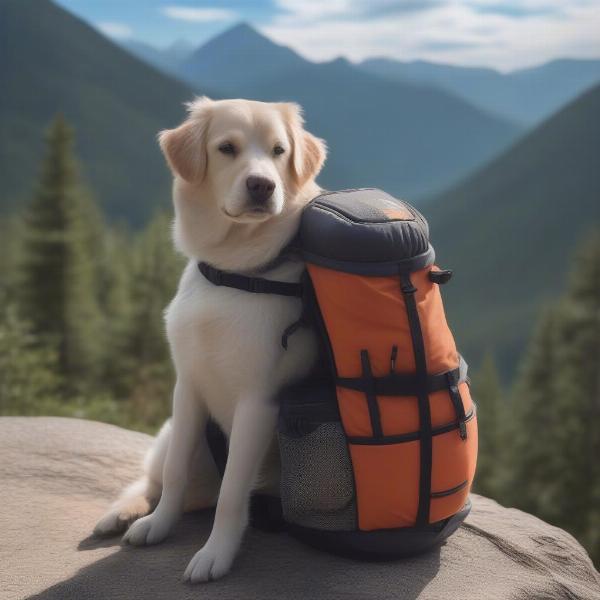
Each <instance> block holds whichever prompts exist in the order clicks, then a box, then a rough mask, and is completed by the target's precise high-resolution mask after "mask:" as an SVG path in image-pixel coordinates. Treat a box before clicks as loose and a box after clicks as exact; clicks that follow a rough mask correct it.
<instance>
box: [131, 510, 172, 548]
mask: <svg viewBox="0 0 600 600" xmlns="http://www.w3.org/2000/svg"><path fill="white" fill-rule="evenodd" d="M170 529H171V523H170V522H168V521H167V520H165V519H160V518H158V517H157V516H155V515H154V514H151V515H147V516H146V517H142V518H141V519H138V520H137V521H135V523H133V524H132V525H131V527H129V529H128V530H127V532H126V533H125V535H124V536H123V541H124V542H127V543H129V544H132V545H134V546H145V545H150V544H158V543H159V542H162V541H163V540H164V539H165V538H166V537H167V535H168V533H169V530H170Z"/></svg>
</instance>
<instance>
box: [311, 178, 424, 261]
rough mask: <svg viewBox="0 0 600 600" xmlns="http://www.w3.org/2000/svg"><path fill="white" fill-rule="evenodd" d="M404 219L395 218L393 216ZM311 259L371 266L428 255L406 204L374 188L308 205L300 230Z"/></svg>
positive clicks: (415, 215)
mask: <svg viewBox="0 0 600 600" xmlns="http://www.w3.org/2000/svg"><path fill="white" fill-rule="evenodd" d="M397 213H398V214H406V215H407V218H396V217H394V215H395V214H397ZM300 239H301V246H302V248H303V250H305V251H306V252H307V253H309V254H310V255H311V260H313V259H315V258H318V257H323V258H326V259H334V260H337V261H347V262H356V263H375V262H387V263H391V262H394V261H403V260H404V261H405V260H407V259H410V258H413V257H415V256H418V255H422V254H424V253H426V252H427V251H428V249H429V230H428V226H427V222H426V221H425V219H424V218H423V216H422V215H421V214H420V213H419V212H418V211H417V210H416V209H415V208H413V207H412V206H410V205H409V204H408V203H406V202H403V201H401V200H398V199H396V198H394V197H393V196H390V195H389V194H387V193H386V192H383V191H381V190H378V189H374V188H373V189H362V190H344V191H340V192H328V193H326V194H323V195H321V196H319V197H317V198H315V199H314V200H313V201H312V203H311V204H310V205H309V206H307V208H306V209H305V210H304V213H303V216H302V222H301V225H300Z"/></svg>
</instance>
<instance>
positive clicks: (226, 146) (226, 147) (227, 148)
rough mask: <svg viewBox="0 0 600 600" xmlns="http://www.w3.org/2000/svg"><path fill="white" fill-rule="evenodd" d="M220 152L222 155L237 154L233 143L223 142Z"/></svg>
mask: <svg viewBox="0 0 600 600" xmlns="http://www.w3.org/2000/svg"><path fill="white" fill-rule="evenodd" d="M219 152H221V153H222V154H235V146H234V145H233V144H232V143H231V142H223V143H222V144H221V145H220V146H219Z"/></svg>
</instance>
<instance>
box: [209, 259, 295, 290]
mask: <svg viewBox="0 0 600 600" xmlns="http://www.w3.org/2000/svg"><path fill="white" fill-rule="evenodd" d="M198 269H200V273H202V275H204V277H206V279H208V280H209V281H210V282H211V283H212V284H214V285H223V286H225V287H230V288H235V289H237V290H242V291H244V292H251V293H253V294H276V295H278V296H295V297H296V298H302V284H300V283H291V282H288V281H272V280H271V279H264V278H262V277H248V276H247V275H240V274H239V273H230V272H229V271H221V269H217V268H216V267H213V266H212V265H209V264H208V263H205V262H200V263H198Z"/></svg>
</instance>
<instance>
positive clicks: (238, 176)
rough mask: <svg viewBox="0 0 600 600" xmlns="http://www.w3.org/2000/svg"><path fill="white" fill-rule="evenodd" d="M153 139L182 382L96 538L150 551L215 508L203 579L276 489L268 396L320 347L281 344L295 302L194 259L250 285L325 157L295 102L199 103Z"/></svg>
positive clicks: (286, 271) (196, 565)
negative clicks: (221, 436) (213, 445)
mask: <svg viewBox="0 0 600 600" xmlns="http://www.w3.org/2000/svg"><path fill="white" fill-rule="evenodd" d="M159 139H160V145H161V148H162V150H163V152H164V154H165V156H166V159H167V162H168V164H169V166H170V168H171V170H172V172H173V175H174V187H173V197H174V204H175V229H174V237H175V243H176V246H177V248H178V249H179V250H180V251H181V252H183V253H184V254H185V256H187V257H188V258H189V262H188V265H187V267H186V268H185V270H184V273H183V275H182V277H181V281H180V283H179V288H178V290H177V294H176V296H175V298H174V299H173V301H172V302H171V304H170V305H169V307H168V308H167V310H166V327H167V335H168V339H169V343H170V346H171V353H172V357H173V361H174V364H175V369H176V373H177V383H176V385H175V390H174V393H173V416H172V419H171V420H170V421H168V422H167V423H166V424H165V425H164V426H163V428H162V430H161V431H160V433H159V435H158V437H157V439H156V441H155V443H154V446H153V448H152V449H151V451H150V453H149V455H148V457H147V458H146V465H145V474H144V476H143V477H142V478H141V479H140V480H138V481H137V482H135V483H134V484H132V485H131V486H130V487H129V488H128V489H127V490H125V492H124V493H123V495H122V496H121V497H120V498H119V500H117V502H116V503H115V504H114V505H113V506H112V507H111V509H110V511H109V512H108V514H107V515H106V516H104V517H103V518H102V519H101V520H100V522H99V523H98V524H97V525H96V529H95V532H96V533H97V534H102V535H107V534H110V533H116V532H119V531H123V530H124V529H125V528H126V527H127V525H129V524H131V523H132V524H131V525H130V527H129V529H128V530H127V532H126V533H125V536H124V540H126V541H127V542H129V543H130V544H134V545H144V544H156V543H158V542H160V541H161V540H163V539H164V538H165V537H166V536H167V535H168V533H169V531H170V530H171V528H172V527H173V525H174V523H175V522H176V521H177V519H178V518H179V517H180V515H181V513H182V511H184V510H192V509H199V508H205V507H208V506H214V504H215V502H216V504H217V509H216V516H215V521H214V525H213V529H212V533H211V534H210V537H209V538H208V541H207V542H206V544H205V545H204V547H203V548H202V549H200V550H199V551H198V552H197V553H196V554H195V555H194V557H193V558H192V560H191V562H190V563H189V566H188V567H187V569H186V571H185V574H184V578H185V579H187V580H189V581H192V582H199V581H208V580H210V579H216V578H218V577H221V576H222V575H224V574H225V573H226V572H227V571H228V570H229V569H230V567H231V565H232V562H233V560H234V558H235V555H236V553H237V551H238V548H239V546H240V542H241V538H242V535H243V533H244V530H245V528H246V525H247V522H248V500H249V495H250V493H251V491H252V490H253V489H255V488H256V487H257V486H258V482H259V479H260V480H261V483H260V485H261V487H262V488H263V489H270V490H274V489H275V490H276V488H277V485H278V472H277V469H276V468H273V467H271V468H270V469H269V468H266V469H263V470H262V472H261V473H260V475H264V477H259V471H260V470H261V465H263V463H268V462H269V461H267V460H265V458H266V457H267V456H268V449H269V446H270V444H272V442H273V440H274V431H275V424H276V418H277V412H278V406H277V405H276V403H275V401H274V397H275V396H276V394H277V392H278V390H279V389H280V388H281V387H282V386H283V385H285V384H287V383H289V382H291V381H293V380H295V379H298V378H301V377H303V376H304V375H305V374H307V372H308V371H309V369H310V368H311V367H312V365H313V363H314V360H315V357H316V340H315V338H314V334H313V333H311V332H310V331H309V330H307V329H305V328H303V329H300V330H299V331H298V332H297V333H295V334H294V335H293V336H292V337H291V338H290V343H289V349H288V350H284V349H283V348H282V345H281V335H282V333H283V331H284V330H285V329H286V327H288V326H289V325H290V324H291V323H293V322H294V321H296V320H297V319H298V318H299V316H300V311H301V303H300V300H299V299H298V298H293V297H284V296H277V295H270V294H255V293H250V292H245V291H241V290H237V289H233V288H229V287H223V286H215V285H213V284H212V283H210V282H209V281H208V280H206V279H205V278H204V276H203V275H202V274H201V273H200V272H199V270H198V266H197V263H198V262H199V261H204V262H207V263H209V264H210V265H212V266H214V267H217V268H219V269H223V270H228V271H233V272H237V273H244V274H250V275H254V274H256V273H258V272H259V271H260V268H261V267H262V266H264V265H268V264H269V263H270V262H271V261H273V259H274V258H276V257H277V256H278V254H279V253H280V251H281V250H282V248H284V247H285V246H286V244H287V243H288V242H289V241H290V240H291V238H292V237H293V236H294V234H295V232H296V230H297V227H298V223H299V218H300V213H301V211H302V208H303V207H304V206H305V205H306V204H307V202H309V201H310V200H311V199H312V198H313V197H315V196H316V195H318V193H319V188H318V186H317V185H316V183H315V177H316V175H317V174H318V173H319V171H320V169H321V167H322V165H323V162H324V160H325V155H326V151H325V145H324V143H323V141H322V140H319V139H317V138H315V137H314V136H313V135H311V134H310V133H308V132H307V131H305V130H304V129H303V120H302V117H301V114H300V109H299V107H298V106H297V105H295V104H289V103H277V104H269V103H262V102H253V101H246V100H220V101H212V100H210V99H208V98H200V99H198V100H196V101H195V102H193V103H191V104H190V105H189V117H188V119H187V120H186V121H185V122H184V123H183V124H182V125H181V126H179V127H177V128H176V129H173V130H168V131H163V132H161V134H160V136H159ZM302 270H303V264H302V263H300V262H283V263H281V264H279V265H278V266H275V267H274V268H272V269H270V270H268V272H260V276H261V277H263V278H266V279H272V280H279V281H298V279H299V277H300V275H301V272H302ZM209 416H212V418H213V419H215V420H216V422H217V423H218V424H219V425H220V427H221V428H222V429H223V431H224V432H225V433H226V434H227V436H228V438H229V457H228V460H227V465H226V468H225V475H224V477H223V480H222V482H221V480H220V477H219V475H218V473H217V470H216V467H215V464H214V462H213V460H212V457H211V455H210V452H209V449H208V447H207V443H206V439H205V436H204V430H205V425H206V422H207V419H208V417H209ZM265 471H266V472H265ZM217 498H218V500H217ZM154 506H156V508H155V510H154V512H152V513H151V514H148V513H149V512H150V511H151V510H152V508H154ZM136 519H137V520H136Z"/></svg>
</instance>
